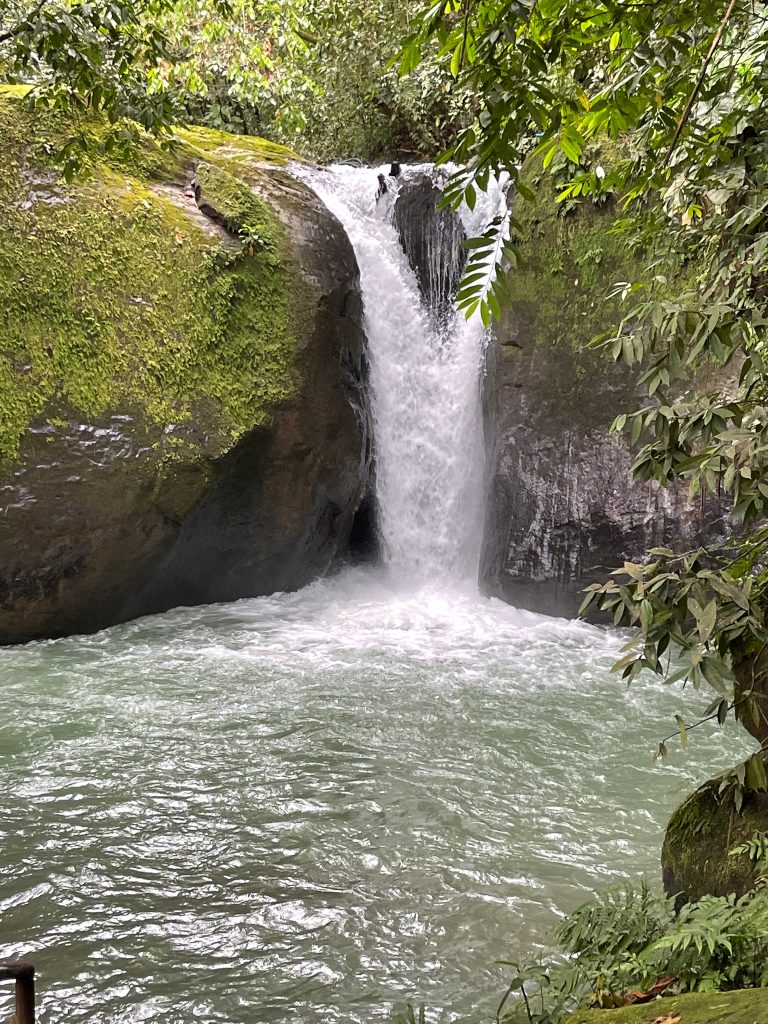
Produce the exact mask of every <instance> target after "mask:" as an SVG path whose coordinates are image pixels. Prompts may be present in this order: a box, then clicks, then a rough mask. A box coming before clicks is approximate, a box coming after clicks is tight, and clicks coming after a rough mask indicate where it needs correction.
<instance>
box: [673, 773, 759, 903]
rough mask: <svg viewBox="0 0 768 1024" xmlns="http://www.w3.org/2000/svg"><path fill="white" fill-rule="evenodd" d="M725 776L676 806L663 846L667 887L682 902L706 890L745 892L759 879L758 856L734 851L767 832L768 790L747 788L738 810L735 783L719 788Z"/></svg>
mask: <svg viewBox="0 0 768 1024" xmlns="http://www.w3.org/2000/svg"><path fill="white" fill-rule="evenodd" d="M722 781H723V780H722V777H721V776H717V777H715V778H714V779H709V780H708V781H707V782H705V783H704V785H703V786H700V787H699V788H698V789H697V790H696V791H695V793H692V794H691V795H690V796H689V797H688V798H687V800H685V801H684V802H683V803H682V804H681V805H680V806H679V807H678V808H677V810H676V811H675V813H674V814H673V815H672V817H671V818H670V820H669V824H668V825H667V831H666V834H665V836H664V845H663V847H662V851H661V869H662V880H663V883H664V888H665V890H666V891H667V893H668V895H670V896H676V897H678V898H679V899H680V900H681V901H688V900H697V899H700V898H701V897H702V896H705V895H707V894H710V895H713V896H728V895H730V893H736V895H737V896H743V895H744V893H746V892H749V890H750V889H751V888H753V886H754V884H755V881H756V880H757V871H756V866H755V863H754V861H752V860H750V858H749V857H748V856H747V855H746V854H740V855H738V856H730V851H731V850H733V848H734V847H735V846H739V845H741V844H742V843H746V842H748V840H750V839H751V838H752V836H753V835H754V833H755V832H762V833H768V793H765V792H762V791H759V790H751V791H748V792H747V793H745V795H744V802H743V805H742V807H741V810H740V811H738V812H737V810H736V805H735V803H734V798H733V787H732V785H731V784H729V785H727V786H725V787H724V788H723V791H722V792H721V787H722Z"/></svg>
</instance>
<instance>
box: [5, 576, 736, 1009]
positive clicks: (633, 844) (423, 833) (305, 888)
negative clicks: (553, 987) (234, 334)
mask: <svg viewBox="0 0 768 1024" xmlns="http://www.w3.org/2000/svg"><path fill="white" fill-rule="evenodd" d="M622 642H623V638H622V637H621V636H619V635H618V634H616V633H613V632H612V631H607V630H602V629H596V628H592V627H588V626H584V625H581V624H573V623H568V622H566V621H565V620H559V619H550V618H546V617H543V616H537V615H533V614H530V613H525V612H519V611H517V610H515V609H514V608H512V607H509V606H507V605H504V604H502V603H500V602H498V601H495V600H487V599H484V598H481V597H478V596H477V594H476V592H473V590H472V589H469V588H468V589H463V588H461V587H453V588H448V587H432V588H430V587H420V588H417V589H415V590H413V591H408V590H407V589H403V588H402V586H399V587H396V586H394V585H393V584H392V583H391V582H390V578H389V577H388V575H387V574H386V573H385V572H383V571H381V570H380V571H374V570H371V569H356V570H350V571H348V572H346V573H344V574H342V575H340V576H338V577H336V578H334V579H331V580H326V581H322V582H319V583H316V584H314V585H313V586H311V587H308V588H307V589H305V590H303V591H301V592H299V593H296V594H282V595H275V596H273V597H269V598H261V599H257V600H248V601H240V602H237V603H235V604H230V605H219V606H210V607H204V608H196V609H178V610H176V611H173V612H169V613H167V614H165V615H160V616H155V617H151V618H146V619H142V620H139V621H136V622H132V623H129V624H126V625H123V626H118V627H115V628H113V629H110V630H107V631H105V632H102V633H99V634H97V635H95V636H89V637H74V638H69V639H65V640H57V641H49V642H42V643H34V644H29V645H27V646H25V647H19V648H13V649H7V650H5V651H3V653H2V677H3V694H4V697H5V702H4V716H3V719H2V721H0V765H1V768H2V777H3V779H4V782H5V787H6V798H5V799H4V800H3V805H2V815H3V820H2V824H1V826H0V827H1V828H2V835H3V866H2V874H3V884H2V888H1V889H0V929H1V934H0V958H4V959H12V958H28V959H31V960H32V961H34V963H35V964H36V966H37V968H38V970H39V972H40V999H41V1011H40V1020H41V1022H42V1024H57V1022H59V1021H63V1020H66V1021H67V1022H68V1024H86V1022H87V1024H128V1022H130V1024H134V1022H145V1021H158V1022H159V1021H163V1022H164V1024H191V1022H192V1021H202V1022H210V1024H213V1022H221V1024H252V1022H257V1021H258V1022H270V1024H271V1022H280V1024H287V1022H288V1021H292V1022H301V1024H337V1022H338V1024H341V1022H344V1024H374V1022H379V1021H381V1022H385V1021H391V1020H392V1017H393V1006H395V1004H400V1005H402V1003H403V1002H404V1000H405V999H406V998H409V999H412V1000H415V1001H417V1002H419V1001H422V1000H423V1001H424V1002H425V1003H426V1004H427V1006H428V1007H429V1008H430V1016H429V1019H430V1020H431V1021H453V1020H456V1021H458V1020H460V1021H464V1022H480V1021H489V1020H491V1019H492V1017H493V1012H494V1010H495V1005H496V1002H497V999H498V996H499V993H500V991H501V990H502V988H503V978H504V975H503V968H500V967H498V966H496V965H495V964H494V961H495V960H497V959H502V958H508V957H511V956H514V955H516V954H523V953H525V952H527V951H529V950H530V949H531V948H532V947H533V946H535V944H536V943H538V942H540V941H541V939H542V937H543V936H544V934H545V932H546V930H547V929H548V928H549V927H550V926H551V925H552V924H553V923H554V922H555V921H556V919H557V917H558V915H560V914H562V913H563V912H565V911H568V910H570V909H572V908H573V907H574V906H576V905H577V904H578V903H579V902H580V901H581V900H583V899H584V898H585V897H586V896H587V895H588V893H589V892H591V891H592V890H593V889H594V888H595V887H600V886H603V885H605V884H609V883H610V882H612V881H614V880H617V879H620V878H622V877H624V876H626V875H632V876H637V875H638V874H639V873H642V872H645V873H647V874H648V876H649V877H650V878H653V879H656V878H657V877H658V855H659V848H660V842H661V836H662V829H663V825H664V822H665V820H666V818H667V816H668V814H669V812H670V811H671V810H672V808H673V807H674V805H675V804H676V803H677V802H679V800H680V799H682V797H683V795H684V794H685V793H686V792H687V791H688V790H690V789H691V788H692V786H693V785H694V784H695V783H696V782H698V781H700V780H702V779H703V778H705V777H706V776H708V775H709V774H711V773H712V772H713V771H714V770H715V769H716V768H718V767H721V766H725V765H726V764H729V763H733V760H734V758H735V757H736V756H737V753H738V751H737V750H735V749H734V747H737V748H738V746H739V744H740V743H742V740H741V739H740V738H739V735H738V731H736V733H735V734H734V735H730V734H729V736H728V738H727V744H724V743H723V741H722V736H721V734H720V733H718V732H710V733H707V734H705V735H703V736H702V735H700V734H696V736H695V737H692V742H691V746H690V748H689V754H688V755H687V756H682V755H679V754H677V755H675V756H673V764H672V765H671V766H670V767H668V768H666V769H663V768H661V767H659V766H654V765H653V764H652V763H651V754H652V751H653V748H654V744H655V742H656V741H657V740H658V738H659V737H660V736H661V735H663V734H664V733H666V732H668V731H670V728H671V727H673V726H674V722H673V720H672V715H673V714H674V712H675V711H682V713H683V714H684V715H686V717H694V716H695V714H696V712H697V711H698V710H700V708H699V705H703V704H704V703H706V700H707V696H706V694H693V695H690V696H685V695H684V694H682V693H681V691H680V690H679V689H677V688H675V689H670V688H665V687H664V686H662V685H660V684H658V683H656V682H652V681H647V680H643V681H641V682H639V683H638V684H636V685H634V686H633V688H632V689H630V690H627V689H626V688H625V687H624V685H623V684H622V683H621V681H620V680H619V679H618V678H617V677H616V676H615V675H611V674H610V672H609V668H610V665H611V663H612V661H613V660H614V659H615V657H616V652H617V650H618V648H619V646H620V644H621V643H622ZM743 747H744V750H745V751H746V750H747V749H748V748H749V744H748V741H747V740H746V739H744V740H743ZM0 1000H1V1001H0V1016H2V1015H3V1014H5V1015H6V1016H9V1015H10V1012H11V1010H10V992H6V991H5V990H4V989H3V990H0Z"/></svg>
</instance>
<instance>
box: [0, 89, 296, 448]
mask: <svg viewBox="0 0 768 1024" xmlns="http://www.w3.org/2000/svg"><path fill="white" fill-rule="evenodd" d="M29 118H30V115H29V114H28V112H27V109H26V106H25V105H24V104H23V103H21V102H20V101H19V100H18V99H11V100H8V99H5V100H0V133H2V137H3V139H4V141H5V147H4V154H3V170H2V172H0V209H1V210H2V214H3V227H2V229H1V230H0V303H1V307H2V313H0V318H2V331H3V351H2V355H1V356H0V457H3V458H5V459H9V458H11V459H12V458H14V457H15V456H16V455H17V454H18V450H19V447H18V446H19V440H20V438H21V436H22V435H23V433H24V431H25V430H26V428H27V427H28V425H29V423H30V422H31V420H32V418H33V417H35V416H38V415H40V414H41V413H44V411H45V409H46V408H47V407H48V406H49V405H51V403H63V404H64V405H66V406H67V407H70V408H72V410H73V411H75V412H76V413H78V414H79V415H82V416H85V417H94V416H98V415H101V414H104V413H107V412H109V411H114V410H115V409H116V408H117V407H118V406H120V407H122V408H124V407H126V406H130V407H131V408H132V409H134V410H139V411H140V412H141V413H142V414H143V415H144V417H145V418H146V420H147V421H148V422H149V423H153V424H155V425H157V427H158V428H160V429H159V430H158V440H159V438H160V436H161V431H162V428H163V427H164V426H165V425H166V424H167V423H169V422H176V423H180V422H185V421H188V420H189V419H190V418H191V416H192V415H193V411H194V412H195V414H196V415H201V414H202V415H204V417H205V420H206V425H207V426H208V428H209V429H210V430H211V431H212V432H213V433H215V434H216V435H217V436H218V437H219V438H220V442H221V448H222V450H224V449H225V448H227V447H229V446H230V445H231V443H232V442H233V441H234V440H236V439H237V438H238V437H240V436H242V434H243V433H244V432H245V431H246V430H248V429H250V428H251V427H253V426H254V425H255V424H257V423H260V422H264V420H265V419H266V417H267V414H268V410H269V408H270V406H271V405H273V404H274V403H276V402H279V401H281V400H282V399H284V398H286V397H287V395H288V394H290V392H291V390H292V387H293V380H292V360H293V355H294V351H295V346H296V340H297V337H298V336H300V335H303V334H304V333H305V332H306V323H305V322H302V317H301V315H300V313H301V311H300V310H299V309H294V308H292V305H291V301H290V295H291V281H292V279H294V278H295V277H296V275H297V274H298V267H297V266H296V265H295V261H294V260H292V258H291V256H290V253H289V247H288V244H287V240H286V238H285V232H284V229H283V228H282V225H281V224H280V222H279V219H278V218H277V216H276V215H275V214H274V213H271V212H270V211H269V209H268V206H267V204H266V203H265V202H264V201H263V200H260V199H258V198H257V197H255V196H252V198H251V202H252V206H253V207H254V208H256V207H258V210H259V222H260V224H261V225H262V231H263V232H267V231H268V234H269V243H270V244H269V248H268V249H267V248H266V247H264V248H261V249H252V250H250V251H245V250H244V249H243V248H242V246H240V245H238V244H237V242H235V244H227V242H226V240H224V241H223V240H222V239H221V238H220V237H219V236H218V235H217V234H216V233H215V232H214V231H212V230H211V228H210V226H208V225H206V224H205V222H204V221H202V223H200V222H195V220H193V219H192V218H191V217H190V215H189V213H188V212H187V211H186V210H185V209H184V208H183V184H179V186H178V189H177V192H178V193H179V195H178V196H176V197H173V198H172V197H171V195H169V191H171V190H162V189H158V188H153V183H152V182H151V181H149V182H148V181H142V180H139V179H137V178H136V177H134V174H135V172H136V170H137V166H136V164H137V161H136V160H135V159H134V160H133V162H132V163H131V165H130V166H129V168H128V169H127V171H126V172H125V173H124V174H120V173H119V172H118V171H117V170H116V169H115V167H114V165H113V167H112V168H110V169H109V170H106V169H105V170H100V169H99V168H93V171H92V174H91V176H90V177H89V178H88V179H87V180H86V181H85V182H83V183H80V184H78V185H68V184H66V183H65V182H63V181H61V180H60V179H57V178H56V177H55V175H54V174H53V173H52V172H51V170H50V168H48V167H46V166H45V164H44V163H41V159H40V158H41V155H42V153H41V147H43V148H44V147H45V145H46V142H45V132H46V127H47V132H48V134H49V137H50V136H52V135H53V130H52V127H51V126H46V124H45V122H46V121H53V120H55V119H54V118H53V117H52V116H51V115H50V114H49V115H48V117H47V118H44V126H43V136H42V140H41V135H40V134H39V133H35V145H34V147H33V150H32V152H30V151H29V150H28V149H27V147H26V143H25V139H26V138H28V137H29V136H30V131H29V127H30V126H29V124H27V127H26V130H23V131H20V130H19V127H20V125H22V126H23V125H24V123H25V122H29ZM35 123H36V122H35ZM154 145H155V144H153V143H151V144H149V148H150V150H152V149H153V148H154ZM131 155H133V156H135V154H131ZM112 157H113V158H114V154H112ZM158 169H159V167H158V168H156V170H158ZM225 173H226V172H223V171H222V172H220V174H222V175H223V174H225ZM238 187H239V188H240V189H241V191H242V192H243V194H244V195H251V193H250V190H249V189H248V186H246V185H244V184H242V183H239V184H238Z"/></svg>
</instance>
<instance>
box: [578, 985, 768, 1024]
mask: <svg viewBox="0 0 768 1024" xmlns="http://www.w3.org/2000/svg"><path fill="white" fill-rule="evenodd" d="M678 1014H679V1017H680V1024H768V989H759V988H749V989H741V990H739V991H737V992H707V993H703V992H693V993H689V994H687V995H683V996H671V997H665V998H664V999H656V1000H654V1001H653V1002H650V1003H641V1004H639V1005H637V1006H624V1007H622V1008H621V1009H618V1010H581V1011H580V1012H579V1013H575V1014H573V1015H572V1016H570V1017H568V1018H566V1022H565V1024H654V1021H656V1020H659V1019H662V1020H666V1019H667V1018H672V1019H674V1018H676V1017H677V1016H678Z"/></svg>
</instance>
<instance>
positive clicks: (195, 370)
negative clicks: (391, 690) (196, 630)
mask: <svg viewBox="0 0 768 1024" xmlns="http://www.w3.org/2000/svg"><path fill="white" fill-rule="evenodd" d="M73 131H75V132H80V133H83V134H89V135H91V136H92V137H93V139H94V140H95V142H96V144H97V147H98V150H99V151H100V152H101V153H102V154H103V155H102V157H100V162H98V163H95V164H94V166H93V167H92V168H91V174H90V176H89V177H87V178H86V179H84V180H81V181H79V182H78V183H77V184H74V185H70V184H67V183H65V182H64V181H62V180H61V179H60V178H59V177H58V175H57V174H56V172H55V171H54V170H53V169H52V168H51V166H50V158H49V157H48V155H47V154H48V152H49V151H50V149H51V148H52V147H53V148H55V146H56V145H57V143H59V142H60V141H61V140H62V139H63V138H65V137H67V136H68V135H70V134H71V133H72V132H73ZM0 137H2V139H3V154H2V159H3V165H2V170H0V327H2V337H3V342H2V345H0V511H1V512H2V514H1V515H0V643H16V642H21V641H25V640H29V639H33V638H37V637H48V636H59V635H63V634H67V633H72V632H78V631H91V630H95V629H98V628H101V627H103V626H107V625H110V624H112V623H115V622H118V621H121V620H123V619H125V618H129V617H132V616H135V615H140V614H144V613H147V612H153V611H158V610H162V609H165V608H168V607H171V606H174V605H179V604H193V603H198V602H203V601H205V602H207V601H219V600H231V599H234V598H238V597H245V596H252V595H258V594H264V593H269V592H273V591H275V590H281V589H291V588H295V587H299V586H301V585H303V584H304V583H306V582H308V581H309V580H310V579H311V578H313V577H314V576H316V575H317V574H318V573H320V572H322V571H324V570H325V569H327V568H328V566H329V565H330V563H331V562H332V561H333V559H334V558H335V557H336V556H337V555H338V554H339V552H340V551H342V550H343V549H344V547H345V545H346V542H347V538H348V535H349V532H350V529H351V525H352V519H353V515H354V512H355V509H356V507H357V505H358V503H359V500H360V497H361V495H362V493H363V490H364V487H365V481H366V473H367V465H366V456H365V452H366V447H367V445H366V436H365V434H366V427H365V419H364V416H363V415H362V413H361V411H360V410H361V409H362V399H361V386H362V381H361V360H362V345H363V335H362V327H361V312H360V310H361V306H360V295H359V289H358V278H357V267H356V263H355V259H354V255H353V253H352V250H351V247H350V245H349V242H348V239H347V238H346V235H345V234H344V232H343V230H342V228H341V226H340V225H339V224H338V222H337V221H336V220H335V219H334V218H333V217H332V216H331V215H330V214H329V213H328V212H327V211H326V210H325V209H324V208H323V207H322V206H321V204H320V203H319V201H318V200H317V199H316V197H315V196H314V195H313V194H312V193H311V192H310V191H309V190H308V189H307V188H305V187H304V186H302V185H300V184H298V183H297V182H295V181H294V180H293V179H291V178H290V176H289V175H288V174H287V173H286V172H285V171H284V170H283V169H282V165H284V164H285V162H286V160H287V159H288V157H289V156H290V154H289V153H288V152H287V151H284V150H281V149H280V148H279V147H274V146H270V145H268V144H265V143H261V142H259V141H258V140H251V139H242V140H240V139H235V138H233V137H231V136H226V135H224V134H220V133H212V132H208V131H203V130H190V131H188V132H185V133H182V134H181V138H180V140H179V147H178V149H177V150H176V151H175V152H173V153H172V154H170V155H169V154H167V153H165V152H163V151H161V150H159V149H158V148H157V147H155V146H154V145H153V144H152V143H151V142H150V141H148V140H146V139H141V138H133V137H131V136H130V135H128V136H126V135H125V133H124V131H123V130H122V129H121V127H120V126H118V127H117V128H110V127H109V126H106V125H105V124H103V123H101V122H100V121H98V120H97V119H90V120H87V121H83V122H79V123H77V124H73V123H72V122H69V121H64V120H62V119H61V118H60V117H58V116H54V115H52V114H50V113H48V112H37V113H35V115H34V119H33V117H32V115H31V114H30V113H29V111H28V110H27V108H26V105H25V104H24V103H23V99H22V97H21V96H20V95H18V94H17V93H15V92H14V91H13V90H3V91H2V92H1V93H0Z"/></svg>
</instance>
